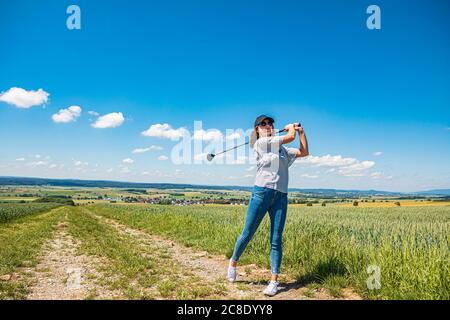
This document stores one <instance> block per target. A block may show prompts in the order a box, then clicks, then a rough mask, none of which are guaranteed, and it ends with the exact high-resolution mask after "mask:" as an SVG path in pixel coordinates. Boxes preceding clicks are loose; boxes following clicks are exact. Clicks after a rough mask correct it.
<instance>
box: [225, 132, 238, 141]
mask: <svg viewBox="0 0 450 320" xmlns="http://www.w3.org/2000/svg"><path fill="white" fill-rule="evenodd" d="M240 138H241V135H240V134H239V133H238V132H234V133H232V134H229V135H227V136H226V139H227V140H237V139H240Z"/></svg>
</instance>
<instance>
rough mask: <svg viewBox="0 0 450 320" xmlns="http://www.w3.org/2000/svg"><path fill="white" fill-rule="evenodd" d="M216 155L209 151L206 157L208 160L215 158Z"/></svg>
mask: <svg viewBox="0 0 450 320" xmlns="http://www.w3.org/2000/svg"><path fill="white" fill-rule="evenodd" d="M215 156H216V155H215V154H214V153H208V155H207V156H206V159H208V161H211V160H212V159H214V157H215Z"/></svg>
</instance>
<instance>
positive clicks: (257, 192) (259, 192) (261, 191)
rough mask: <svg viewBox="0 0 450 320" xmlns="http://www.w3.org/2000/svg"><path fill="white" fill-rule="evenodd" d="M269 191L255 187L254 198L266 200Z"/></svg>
mask: <svg viewBox="0 0 450 320" xmlns="http://www.w3.org/2000/svg"><path fill="white" fill-rule="evenodd" d="M266 191H267V189H266V188H264V187H259V186H254V187H253V191H252V198H255V197H256V198H261V199H262V198H264V195H265V194H266Z"/></svg>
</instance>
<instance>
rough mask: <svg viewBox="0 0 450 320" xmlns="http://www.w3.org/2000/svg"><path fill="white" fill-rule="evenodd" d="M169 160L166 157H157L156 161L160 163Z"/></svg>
mask: <svg viewBox="0 0 450 320" xmlns="http://www.w3.org/2000/svg"><path fill="white" fill-rule="evenodd" d="M168 159H169V158H167V157H166V156H159V157H158V160H160V161H165V160H168Z"/></svg>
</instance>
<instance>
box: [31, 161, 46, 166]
mask: <svg viewBox="0 0 450 320" xmlns="http://www.w3.org/2000/svg"><path fill="white" fill-rule="evenodd" d="M47 164H48V161H33V162H30V163H29V164H28V165H30V166H32V167H40V166H45V165H47Z"/></svg>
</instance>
